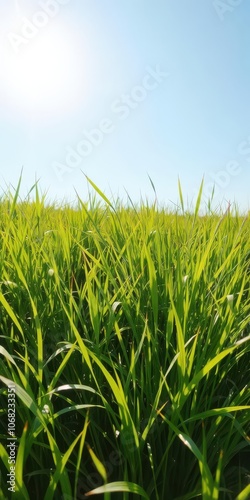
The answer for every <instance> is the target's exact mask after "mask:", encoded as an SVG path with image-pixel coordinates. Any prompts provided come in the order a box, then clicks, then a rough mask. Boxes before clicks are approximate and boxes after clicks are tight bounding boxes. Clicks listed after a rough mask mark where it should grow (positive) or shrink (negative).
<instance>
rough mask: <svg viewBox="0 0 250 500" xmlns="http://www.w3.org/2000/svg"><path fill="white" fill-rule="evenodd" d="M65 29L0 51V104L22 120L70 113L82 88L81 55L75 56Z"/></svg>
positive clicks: (46, 32) (84, 81) (79, 96)
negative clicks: (16, 49)
mask: <svg viewBox="0 0 250 500" xmlns="http://www.w3.org/2000/svg"><path fill="white" fill-rule="evenodd" d="M76 53H77V51H76V50H75V47H74V46H73V43H72V41H71V40H70V41H69V38H68V39H67V36H65V31H60V30H57V31H53V32H51V31H50V30H46V31H45V33H39V35H38V36H37V37H36V39H34V40H31V41H30V42H29V44H27V45H26V46H23V47H22V50H20V52H19V53H18V54H16V53H15V52H14V51H12V50H11V48H8V50H5V51H4V52H3V54H2V62H1V67H0V82H1V83H0V85H1V86H2V87H3V90H4V99H3V102H2V103H1V104H2V106H6V104H7V105H8V106H11V107H14V111H15V114H16V113H17V111H18V112H19V113H20V114H21V117H22V119H23V118H24V117H25V116H27V117H29V118H31V117H32V120H36V119H37V120H42V119H47V118H48V117H52V118H53V117H55V118H58V117H60V116H61V115H64V116H65V113H67V112H72V111H73V110H74V109H75V108H76V107H77V104H78V105H79V99H81V97H82V95H83V94H84V91H85V84H86V77H85V75H84V56H85V54H84V53H83V54H82V57H81V58H79V56H78V58H77V56H76Z"/></svg>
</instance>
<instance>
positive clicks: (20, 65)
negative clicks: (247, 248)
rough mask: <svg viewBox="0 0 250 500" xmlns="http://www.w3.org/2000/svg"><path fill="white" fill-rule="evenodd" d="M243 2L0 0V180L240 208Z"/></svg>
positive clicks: (246, 104) (246, 63)
mask: <svg viewBox="0 0 250 500" xmlns="http://www.w3.org/2000/svg"><path fill="white" fill-rule="evenodd" d="M249 23H250V2H248V1H247V0H224V1H222V0H215V1H213V0H199V1H198V0H197V1H195V0H154V1H153V0H38V1H36V0H19V1H18V0H8V1H6V0H0V61H1V63H0V152H1V156H0V165H1V167H0V181H1V188H2V189H3V190H4V189H6V185H9V184H10V183H11V184H13V185H16V184H17V181H18V178H19V175H20V172H21V168H22V167H23V185H22V194H23V195H24V194H26V193H27V191H28V189H29V188H30V187H31V186H32V184H33V183H34V181H35V180H36V179H40V186H41V189H42V190H43V191H44V190H48V197H49V198H50V199H58V200H61V199H65V198H67V199H69V200H74V198H75V191H74V188H75V189H76V190H77V192H78V193H79V195H80V196H81V197H82V199H87V193H88V191H87V189H88V188H87V182H86V179H85V177H84V175H83V173H82V172H84V173H85V174H87V175H88V176H89V177H90V178H91V179H92V180H93V181H94V182H95V183H96V184H97V185H98V186H99V187H100V189H102V190H103V191H104V192H105V194H106V195H107V196H111V194H113V196H114V198H116V197H117V196H119V197H120V198H123V199H125V200H126V199H127V195H126V191H127V192H128V194H129V196H130V197H131V198H132V199H133V201H134V202H139V201H140V198H141V197H143V198H144V199H145V198H146V197H147V198H148V199H149V200H153V199H154V194H153V191H152V187H151V184H150V181H149V176H150V177H151V179H152V180H153V182H154V185H155V188H156V191H157V196H158V200H159V202H160V203H165V204H166V205H169V204H170V206H171V202H176V200H177V198H178V188H177V180H178V176H179V177H180V180H181V183H182V187H183V192H184V197H185V200H186V199H187V198H188V200H189V202H191V201H192V200H194V199H195V197H196V195H197V191H198V187H199V185H200V182H201V180H202V177H203V175H204V176H205V195H209V193H211V190H212V185H213V184H215V193H216V199H215V201H216V202H217V201H218V202H220V201H222V200H231V201H232V202H233V201H236V202H237V203H238V205H239V206H240V208H241V209H243V210H246V209H247V208H249V207H250V203H249V201H250V196H249V180H250V174H249V169H250V100H249V90H250V57H249V47H250V30H249Z"/></svg>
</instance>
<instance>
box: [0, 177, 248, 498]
mask: <svg viewBox="0 0 250 500" xmlns="http://www.w3.org/2000/svg"><path fill="white" fill-rule="evenodd" d="M89 182H90V184H91V185H92V187H93V188H94V189H95V191H96V196H100V200H101V201H100V202H97V201H96V199H95V198H94V197H90V199H89V201H87V202H86V203H84V202H83V201H82V200H81V199H80V198H78V205H77V207H76V208H74V209H73V208H70V207H69V206H62V207H56V206H54V205H48V204H46V199H45V197H43V196H40V195H39V192H38V186H37V185H35V186H34V187H33V192H35V200H34V201H32V199H27V200H26V201H20V200H19V188H20V185H19V186H18V188H17V190H16V192H15V193H14V195H11V193H7V194H6V195H5V196H4V197H3V198H2V200H1V201H0V231H1V243H0V244H1V251H0V273H1V274H0V282H1V283H0V339H1V340H0V357H1V360H0V379H1V385H0V400H1V406H0V407H1V410H0V412H1V418H0V437H1V444H0V459H1V460H0V473H1V484H0V498H3V499H4V498H13V499H25V500H26V499H33V498H36V499H38V500H39V499H41V500H43V499H45V500H51V499H56V500H57V499H65V500H69V499H76V500H77V499H82V498H89V497H91V498H92V497H93V498H104V500H108V499H110V500H112V499H114V500H115V499H121V500H126V499H133V498H135V499H136V498H146V499H152V500H154V499H155V500H163V499H165V498H167V499H168V500H171V499H174V500H177V499H179V500H181V499H182V500H189V499H195V498H202V499H204V500H210V499H214V500H216V499H232V500H233V499H235V498H237V499H238V500H244V499H247V498H249V479H250V471H249V463H250V452H249V432H250V412H249V410H250V392H249V367H250V364H249V361H250V342H249V341H250V336H249V335H250V294H249V279H250V246H249V243H250V216H248V215H247V216H245V217H243V216H241V215H240V214H239V213H238V212H237V209H231V210H227V211H226V212H225V213H222V212H220V211H218V210H217V211H214V212H213V211H212V209H211V206H210V205H209V206H208V210H207V214H206V215H204V216H200V215H199V207H200V202H201V197H202V186H201V190H200V193H199V196H198V199H197V203H196V206H195V209H194V212H193V213H191V211H186V210H185V207H184V202H183V196H182V191H181V185H180V183H179V195H180V202H181V208H180V209H178V208H177V209H176V211H175V212H174V211H169V210H166V209H165V210H164V209H163V208H160V207H158V206H157V205H156V204H154V205H149V204H147V203H143V202H142V203H141V205H140V206H139V207H135V206H133V205H131V206H130V207H124V206H122V204H120V203H119V202H117V203H115V205H114V206H113V205H112V203H111V202H110V201H109V200H108V199H107V198H106V197H105V196H104V195H103V193H102V192H101V191H100V190H99V188H97V187H96V186H95V185H94V183H93V182H92V181H91V180H89ZM10 384H12V385H14V386H15V394H16V406H15V412H16V416H15V426H16V427H15V434H16V437H17V444H18V447H17V452H16V464H15V467H16V491H15V493H14V494H12V496H11V493H10V492H9V491H8V485H7V473H8V472H9V467H10V465H9V463H8V448H7V444H8V440H7V438H8V437H10V436H8V427H7V408H8V406H7V403H8V401H7V395H8V389H7V387H8V385H10Z"/></svg>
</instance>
